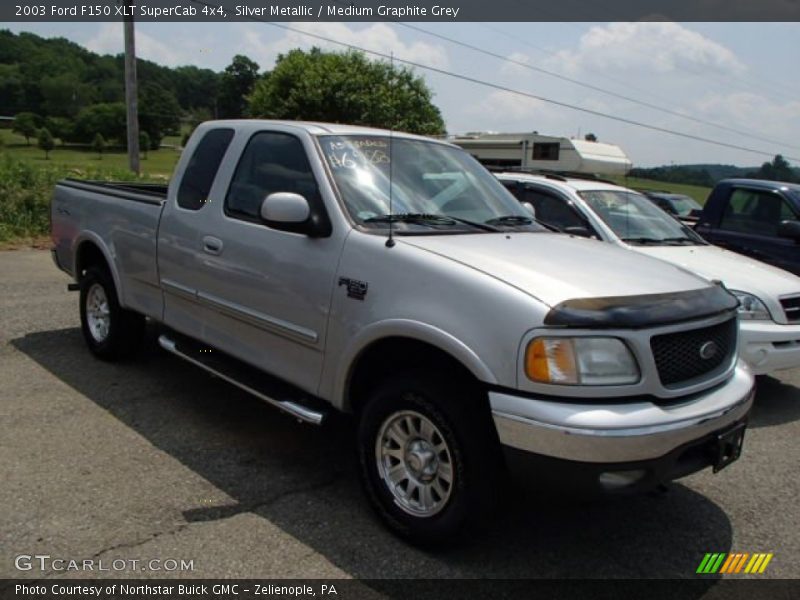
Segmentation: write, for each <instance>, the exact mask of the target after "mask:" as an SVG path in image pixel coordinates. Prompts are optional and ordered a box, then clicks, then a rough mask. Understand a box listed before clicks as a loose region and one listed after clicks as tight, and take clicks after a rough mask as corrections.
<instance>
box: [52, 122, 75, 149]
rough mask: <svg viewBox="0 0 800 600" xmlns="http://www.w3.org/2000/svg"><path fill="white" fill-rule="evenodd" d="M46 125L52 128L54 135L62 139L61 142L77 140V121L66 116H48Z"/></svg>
mask: <svg viewBox="0 0 800 600" xmlns="http://www.w3.org/2000/svg"><path fill="white" fill-rule="evenodd" d="M44 126H45V127H47V128H48V129H49V130H50V133H52V134H53V137H55V138H57V139H59V140H61V143H62V144H64V143H65V142H72V141H75V122H74V121H73V120H72V119H67V118H65V117H47V118H46V119H45V120H44Z"/></svg>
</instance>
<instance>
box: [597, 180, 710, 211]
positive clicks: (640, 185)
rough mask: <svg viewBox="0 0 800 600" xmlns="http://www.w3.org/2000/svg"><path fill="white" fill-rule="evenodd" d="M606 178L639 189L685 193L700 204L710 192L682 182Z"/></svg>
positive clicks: (704, 188) (702, 203) (707, 189)
mask: <svg viewBox="0 0 800 600" xmlns="http://www.w3.org/2000/svg"><path fill="white" fill-rule="evenodd" d="M608 179H610V180H612V181H614V182H615V183H617V184H619V185H624V186H625V187H629V188H633V189H639V190H658V191H662V192H672V193H675V194H686V195H687V196H691V197H692V198H694V199H695V200H697V201H698V202H699V203H700V204H701V205H704V204H705V203H706V198H708V194H709V193H710V192H711V188H707V187H702V186H699V185H686V184H683V183H669V182H666V181H655V180H653V179H640V178H638V177H622V176H619V175H612V176H609V177H608Z"/></svg>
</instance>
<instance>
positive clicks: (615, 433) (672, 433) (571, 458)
mask: <svg viewBox="0 0 800 600" xmlns="http://www.w3.org/2000/svg"><path fill="white" fill-rule="evenodd" d="M754 393H755V385H754V377H753V374H752V372H751V371H750V370H749V369H748V368H747V367H746V366H745V365H744V364H742V363H741V362H740V363H739V364H738V365H737V367H736V369H735V371H734V373H733V375H732V376H731V378H730V379H729V380H727V381H726V382H725V383H724V384H722V385H720V386H718V387H716V388H714V389H712V390H710V391H705V392H701V393H699V394H695V395H694V396H692V397H691V398H689V399H687V400H684V401H678V402H674V401H671V402H669V403H665V404H663V405H661V404H655V403H654V402H643V401H636V402H628V403H626V402H625V401H624V399H621V400H619V402H618V403H615V404H610V403H608V402H607V401H604V402H603V403H602V404H601V403H595V404H575V403H573V402H554V401H552V400H546V399H544V398H542V399H536V398H531V397H522V396H515V395H511V394H504V393H497V392H490V393H489V401H490V405H491V409H492V416H493V418H494V423H495V426H496V427H497V433H498V436H499V438H500V442H501V443H502V444H503V445H504V446H505V450H506V453H507V454H511V455H519V454H520V453H522V454H525V453H527V454H531V455H534V456H536V457H539V458H543V459H553V460H555V461H559V462H565V463H573V464H575V465H576V466H580V465H583V466H584V467H591V466H592V465H594V466H596V467H608V466H609V465H617V467H619V468H618V469H617V470H625V469H627V465H629V464H631V463H636V464H638V465H639V466H640V467H641V465H642V464H644V463H647V462H648V461H652V462H653V463H657V462H658V461H660V460H664V459H665V457H668V456H669V455H671V454H672V453H678V454H680V452H681V451H682V450H685V449H690V448H692V447H693V446H694V445H696V444H702V443H703V442H704V440H708V439H710V437H712V436H714V435H715V434H716V433H717V432H720V431H722V430H725V429H728V428H730V427H733V426H735V425H736V424H739V423H742V422H744V420H745V419H746V416H747V413H748V411H749V410H750V407H751V406H752V403H753V396H754ZM677 457H678V456H677V455H676V459H677ZM709 464H711V463H710V462H708V461H707V462H705V463H703V464H699V463H698V465H696V466H697V468H692V469H685V468H681V469H679V470H680V472H678V471H676V470H673V472H671V473H665V474H664V476H663V477H662V480H667V479H674V478H676V477H680V476H683V475H686V474H688V473H689V472H693V471H696V470H699V469H700V468H703V467H705V466H708V465H709ZM684 466H685V465H684ZM640 467H637V468H640Z"/></svg>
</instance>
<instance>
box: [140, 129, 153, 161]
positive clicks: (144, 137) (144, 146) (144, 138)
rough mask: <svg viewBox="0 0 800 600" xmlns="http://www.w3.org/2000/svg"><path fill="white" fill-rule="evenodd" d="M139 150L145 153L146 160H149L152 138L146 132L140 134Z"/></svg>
mask: <svg viewBox="0 0 800 600" xmlns="http://www.w3.org/2000/svg"><path fill="white" fill-rule="evenodd" d="M139 148H140V149H141V151H142V152H143V153H144V158H145V160H147V151H148V150H149V149H150V136H149V135H148V133H147V132H146V131H140V132H139Z"/></svg>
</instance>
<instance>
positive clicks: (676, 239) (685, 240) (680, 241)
mask: <svg viewBox="0 0 800 600" xmlns="http://www.w3.org/2000/svg"><path fill="white" fill-rule="evenodd" d="M662 241H663V242H669V243H671V244H691V245H692V246H699V245H700V242H698V241H697V240H693V239H692V238H688V237H668V238H664V239H663V240H662Z"/></svg>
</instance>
